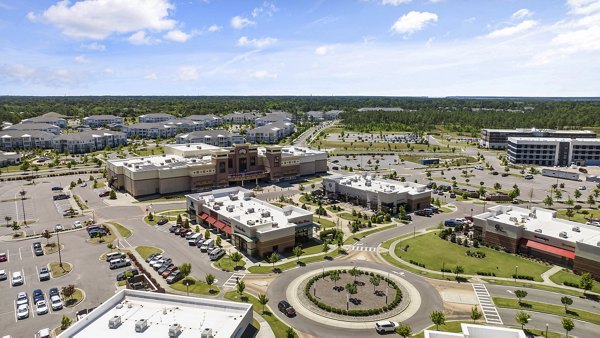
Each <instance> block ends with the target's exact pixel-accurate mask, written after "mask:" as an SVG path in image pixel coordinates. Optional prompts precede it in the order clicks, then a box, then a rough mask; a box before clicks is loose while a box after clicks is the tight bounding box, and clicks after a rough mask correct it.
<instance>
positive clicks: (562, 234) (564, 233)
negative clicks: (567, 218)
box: [558, 231, 569, 238]
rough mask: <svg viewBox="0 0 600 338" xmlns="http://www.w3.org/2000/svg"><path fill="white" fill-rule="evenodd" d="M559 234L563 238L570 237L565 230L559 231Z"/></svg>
mask: <svg viewBox="0 0 600 338" xmlns="http://www.w3.org/2000/svg"><path fill="white" fill-rule="evenodd" d="M558 236H559V237H562V238H568V237H569V236H567V232H566V231H563V232H561V233H559V234H558Z"/></svg>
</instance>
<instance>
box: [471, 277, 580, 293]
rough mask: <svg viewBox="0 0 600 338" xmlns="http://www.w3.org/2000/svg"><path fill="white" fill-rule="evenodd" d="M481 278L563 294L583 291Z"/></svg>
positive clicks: (496, 282)
mask: <svg viewBox="0 0 600 338" xmlns="http://www.w3.org/2000/svg"><path fill="white" fill-rule="evenodd" d="M482 280H484V281H486V282H488V283H491V284H497V285H507V286H518V287H523V288H531V289H538V290H544V291H550V292H556V293H562V294H565V295H570V296H576V297H581V296H583V292H579V291H575V290H571V289H563V288H559V287H554V286H548V285H543V284H534V283H527V282H521V281H517V282H516V283H515V282H514V281H508V280H499V279H491V278H482Z"/></svg>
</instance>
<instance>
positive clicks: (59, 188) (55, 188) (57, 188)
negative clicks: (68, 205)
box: [52, 187, 63, 191]
mask: <svg viewBox="0 0 600 338" xmlns="http://www.w3.org/2000/svg"><path fill="white" fill-rule="evenodd" d="M62 190H63V188H62V187H52V191H62Z"/></svg>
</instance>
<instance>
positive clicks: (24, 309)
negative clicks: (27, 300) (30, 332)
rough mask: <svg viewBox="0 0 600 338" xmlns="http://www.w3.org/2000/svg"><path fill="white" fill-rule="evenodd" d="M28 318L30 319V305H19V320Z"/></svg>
mask: <svg viewBox="0 0 600 338" xmlns="http://www.w3.org/2000/svg"><path fill="white" fill-rule="evenodd" d="M27 317H29V305H27V304H23V305H19V307H18V308H17V318H18V319H25V318H27Z"/></svg>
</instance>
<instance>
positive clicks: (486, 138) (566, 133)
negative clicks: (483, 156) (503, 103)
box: [479, 128, 596, 149]
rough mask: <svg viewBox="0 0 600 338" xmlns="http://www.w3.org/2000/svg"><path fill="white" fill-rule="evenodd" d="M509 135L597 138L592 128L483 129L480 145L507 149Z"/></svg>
mask: <svg viewBox="0 0 600 338" xmlns="http://www.w3.org/2000/svg"><path fill="white" fill-rule="evenodd" d="M509 137H528V138H539V137H546V138H596V133H595V132H593V131H590V130H552V129H535V128H531V129H487V128H486V129H482V130H481V139H480V141H479V142H480V146H481V147H483V148H488V149H506V147H507V146H508V138H509Z"/></svg>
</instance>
